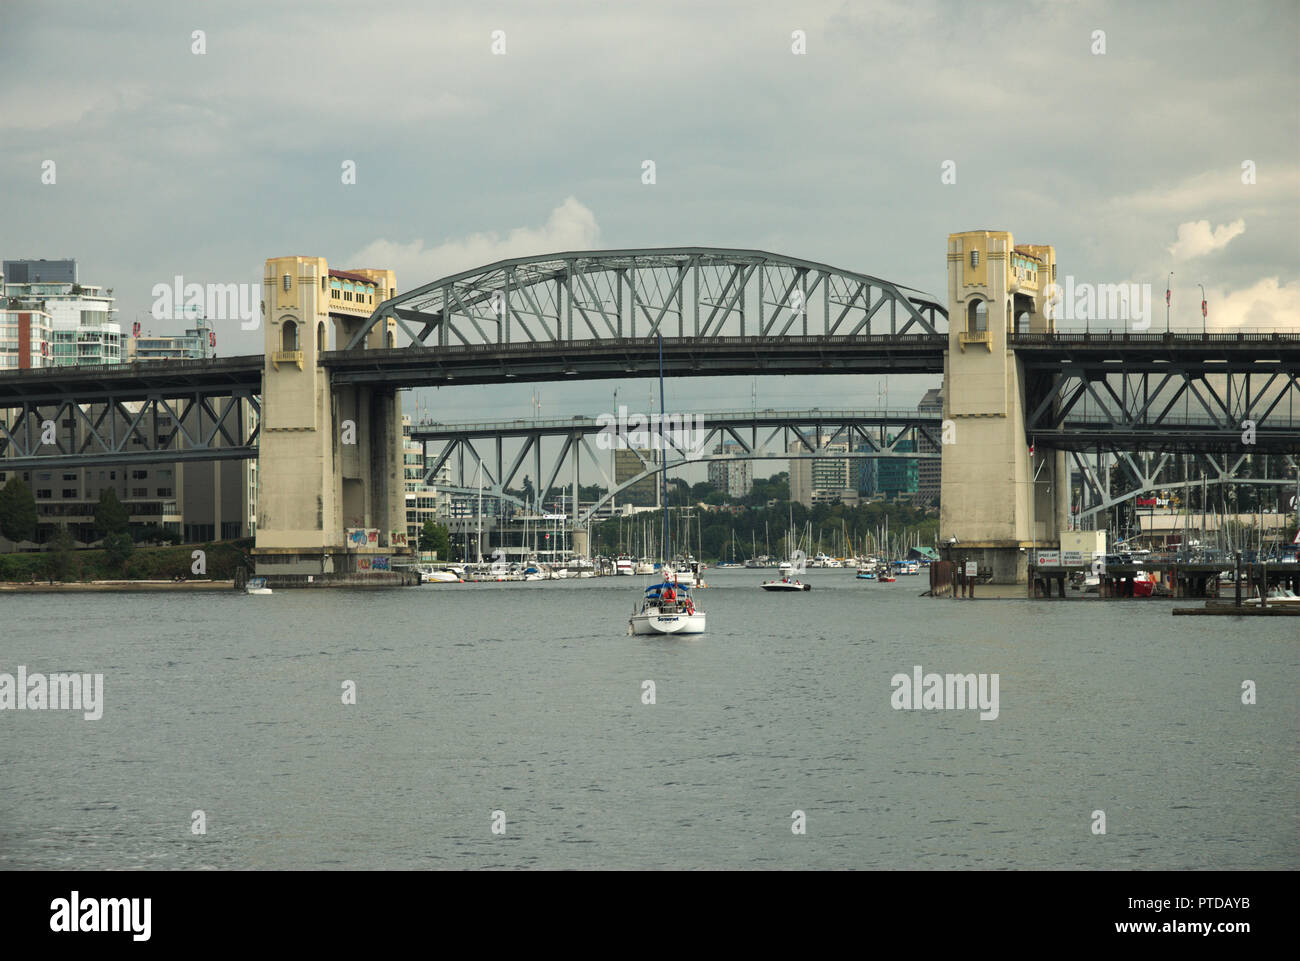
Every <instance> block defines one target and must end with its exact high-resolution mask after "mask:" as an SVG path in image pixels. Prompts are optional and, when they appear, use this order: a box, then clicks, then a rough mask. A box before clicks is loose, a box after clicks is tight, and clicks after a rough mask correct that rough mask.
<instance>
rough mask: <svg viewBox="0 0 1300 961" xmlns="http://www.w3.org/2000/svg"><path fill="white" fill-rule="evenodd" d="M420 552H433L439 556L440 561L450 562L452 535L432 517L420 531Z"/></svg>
mask: <svg viewBox="0 0 1300 961" xmlns="http://www.w3.org/2000/svg"><path fill="white" fill-rule="evenodd" d="M420 550H421V551H424V552H429V551H432V552H433V553H435V554H437V555H438V557H439V559H441V560H450V559H451V533H450V532H449V531H448V530H447V528H446V527H444V526H443V525H442V524H439V523H437V522H436V521H435V520H434V519H433V518H432V517H430V518H429V519H428V520H426V521H425V522H424V529H423V530H421V531H420Z"/></svg>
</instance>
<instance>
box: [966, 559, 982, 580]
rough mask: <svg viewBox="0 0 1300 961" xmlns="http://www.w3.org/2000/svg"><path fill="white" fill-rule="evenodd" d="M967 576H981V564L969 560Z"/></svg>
mask: <svg viewBox="0 0 1300 961" xmlns="http://www.w3.org/2000/svg"><path fill="white" fill-rule="evenodd" d="M966 576H967V577H979V576H980V566H979V564H977V563H976V562H975V561H967V562H966Z"/></svg>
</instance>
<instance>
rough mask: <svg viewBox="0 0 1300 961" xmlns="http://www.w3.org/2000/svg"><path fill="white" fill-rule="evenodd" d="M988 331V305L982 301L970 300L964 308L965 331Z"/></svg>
mask: <svg viewBox="0 0 1300 961" xmlns="http://www.w3.org/2000/svg"><path fill="white" fill-rule="evenodd" d="M988 329H989V311H988V305H987V304H985V303H984V301H982V300H979V299H976V300H972V301H971V302H970V304H969V305H968V306H967V308H966V331H967V332H968V333H971V334H973V333H975V332H976V331H977V330H988Z"/></svg>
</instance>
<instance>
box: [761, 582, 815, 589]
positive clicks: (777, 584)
mask: <svg viewBox="0 0 1300 961" xmlns="http://www.w3.org/2000/svg"><path fill="white" fill-rule="evenodd" d="M759 586H760V587H762V588H763V590H765V591H811V590H812V585H811V584H787V583H783V582H781V581H765V582H764V583H762V584H760V585H759Z"/></svg>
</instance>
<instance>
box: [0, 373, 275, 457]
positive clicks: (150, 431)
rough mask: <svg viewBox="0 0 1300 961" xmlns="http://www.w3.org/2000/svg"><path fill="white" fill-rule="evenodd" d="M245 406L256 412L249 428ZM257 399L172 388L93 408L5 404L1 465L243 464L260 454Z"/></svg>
mask: <svg viewBox="0 0 1300 961" xmlns="http://www.w3.org/2000/svg"><path fill="white" fill-rule="evenodd" d="M245 405H247V407H248V409H249V410H251V411H252V412H253V413H254V414H256V415H257V417H258V419H257V422H256V423H254V424H253V425H251V427H250V426H249V425H246V424H245V422H244V418H243V416H242V414H243V412H244V410H245ZM260 415H261V405H260V398H259V397H258V396H257V395H255V394H254V393H253V392H252V391H250V390H247V389H245V388H236V389H233V390H231V389H224V390H223V391H222V392H218V393H212V392H207V391H203V390H198V391H195V392H193V393H190V394H184V393H179V392H177V391H175V390H172V391H168V392H166V393H162V392H159V393H154V394H150V395H148V396H146V397H145V398H143V399H135V400H122V399H120V398H119V397H117V396H114V395H113V394H111V393H109V394H106V395H104V397H103V399H102V400H100V401H97V402H95V403H89V404H83V403H77V402H75V401H73V400H71V399H66V398H65V399H62V400H59V401H52V402H42V401H22V402H20V403H18V404H15V405H14V406H12V407H0V468H2V469H5V470H34V469H43V468H51V469H59V468H65V469H71V468H75V467H93V466H110V465H122V464H134V463H139V464H166V463H172V462H186V463H188V462H195V461H213V460H239V459H248V458H254V457H256V456H257V440H258V434H259V433H260V431H261V422H260Z"/></svg>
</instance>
